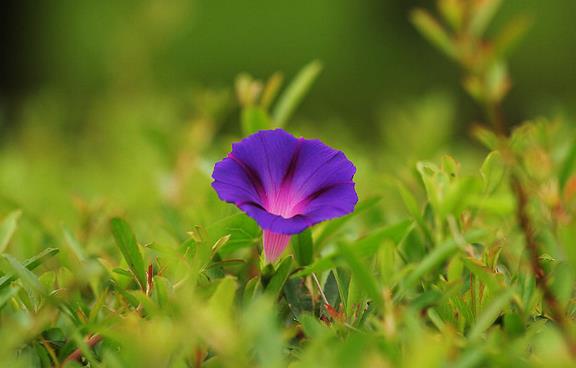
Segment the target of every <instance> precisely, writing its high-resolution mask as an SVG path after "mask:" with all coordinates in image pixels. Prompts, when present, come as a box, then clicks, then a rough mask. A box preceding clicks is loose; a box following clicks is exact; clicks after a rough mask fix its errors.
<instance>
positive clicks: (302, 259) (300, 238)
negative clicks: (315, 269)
mask: <svg viewBox="0 0 576 368" xmlns="http://www.w3.org/2000/svg"><path fill="white" fill-rule="evenodd" d="M292 250H293V251H294V257H295V258H296V262H297V263H298V265H299V266H308V265H309V264H311V263H312V261H313V256H314V244H313V242H312V232H311V231H310V229H306V230H304V231H303V232H301V233H300V234H298V235H295V236H293V237H292Z"/></svg>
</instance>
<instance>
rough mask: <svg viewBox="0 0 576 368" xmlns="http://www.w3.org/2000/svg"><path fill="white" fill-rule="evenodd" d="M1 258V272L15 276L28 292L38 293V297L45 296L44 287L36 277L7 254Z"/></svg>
mask: <svg viewBox="0 0 576 368" xmlns="http://www.w3.org/2000/svg"><path fill="white" fill-rule="evenodd" d="M1 257H2V258H0V259H2V262H1V264H2V270H3V271H4V273H6V274H12V275H15V276H16V277H17V278H19V279H20V280H22V282H23V283H24V285H26V286H27V287H28V288H30V290H32V291H34V292H35V293H38V294H40V295H45V294H46V293H45V290H44V286H43V285H42V283H41V282H40V280H39V279H38V277H37V276H36V275H35V274H33V273H32V271H30V270H29V269H28V268H26V266H24V265H23V264H21V263H20V262H18V261H17V260H16V258H14V257H12V256H11V255H9V254H3V255H1Z"/></svg>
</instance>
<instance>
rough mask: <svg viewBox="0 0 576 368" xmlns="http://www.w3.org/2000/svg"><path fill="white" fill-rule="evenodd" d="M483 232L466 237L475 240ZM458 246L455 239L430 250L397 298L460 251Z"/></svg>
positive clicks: (468, 240) (406, 280)
mask: <svg viewBox="0 0 576 368" xmlns="http://www.w3.org/2000/svg"><path fill="white" fill-rule="evenodd" d="M483 234H484V231H481V230H475V231H471V232H470V233H469V234H466V235H465V239H466V241H467V242H474V241H475V240H477V239H479V238H480V237H481V236H482V235H483ZM458 248H459V245H458V243H457V242H456V241H455V240H453V239H450V240H448V241H446V242H445V243H443V244H440V245H438V246H437V247H435V248H434V249H433V250H432V252H430V253H429V254H428V255H427V256H426V257H425V258H424V259H423V260H422V262H420V263H418V265H416V268H414V270H413V271H412V272H411V273H410V274H409V275H408V276H407V277H406V279H405V280H404V281H403V283H402V284H401V288H400V290H399V292H398V294H397V295H396V298H401V297H403V296H404V293H405V292H406V291H407V290H409V289H411V288H412V287H414V286H415V285H416V283H417V282H418V280H419V279H420V278H421V277H422V276H424V275H425V274H427V273H428V272H430V271H432V270H433V269H435V268H437V267H438V266H440V264H441V263H442V262H444V261H445V260H446V259H448V258H449V257H451V256H452V255H454V254H455V253H456V252H457V251H458Z"/></svg>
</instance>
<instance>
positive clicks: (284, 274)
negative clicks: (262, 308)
mask: <svg viewBox="0 0 576 368" xmlns="http://www.w3.org/2000/svg"><path fill="white" fill-rule="evenodd" d="M291 269H292V257H287V258H285V259H284V260H283V261H282V262H281V263H280V264H279V265H278V268H277V269H276V272H275V273H274V275H273V276H272V278H271V279H270V282H269V283H268V285H266V290H265V292H266V293H267V294H269V295H272V296H274V297H275V298H277V297H278V296H279V295H280V292H281V291H282V287H283V286H284V283H285V282H286V280H288V276H289V275H290V270H291Z"/></svg>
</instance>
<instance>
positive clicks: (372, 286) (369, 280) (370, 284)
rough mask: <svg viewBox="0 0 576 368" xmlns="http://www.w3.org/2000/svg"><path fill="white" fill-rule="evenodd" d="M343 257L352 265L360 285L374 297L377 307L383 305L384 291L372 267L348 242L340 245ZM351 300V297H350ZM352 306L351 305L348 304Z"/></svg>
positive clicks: (351, 267)
mask: <svg viewBox="0 0 576 368" xmlns="http://www.w3.org/2000/svg"><path fill="white" fill-rule="evenodd" d="M339 249H340V253H341V254H342V258H343V259H344V260H345V261H346V263H347V264H348V267H350V270H351V271H352V278H355V279H356V282H357V283H358V284H359V285H360V287H361V288H362V289H363V290H364V291H365V292H366V294H367V295H368V296H369V297H370V298H371V299H372V301H373V302H374V303H375V304H376V306H377V307H382V306H383V305H384V301H383V299H382V293H381V292H380V287H379V286H378V282H377V281H376V278H375V277H374V275H373V274H372V273H371V272H370V267H368V265H366V264H365V263H364V262H363V261H362V260H361V259H360V258H359V257H358V256H357V255H356V254H354V252H353V251H352V249H350V248H349V247H348V246H347V245H346V244H342V243H341V244H340V246H339ZM349 300H350V298H349ZM348 307H350V305H348Z"/></svg>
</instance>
